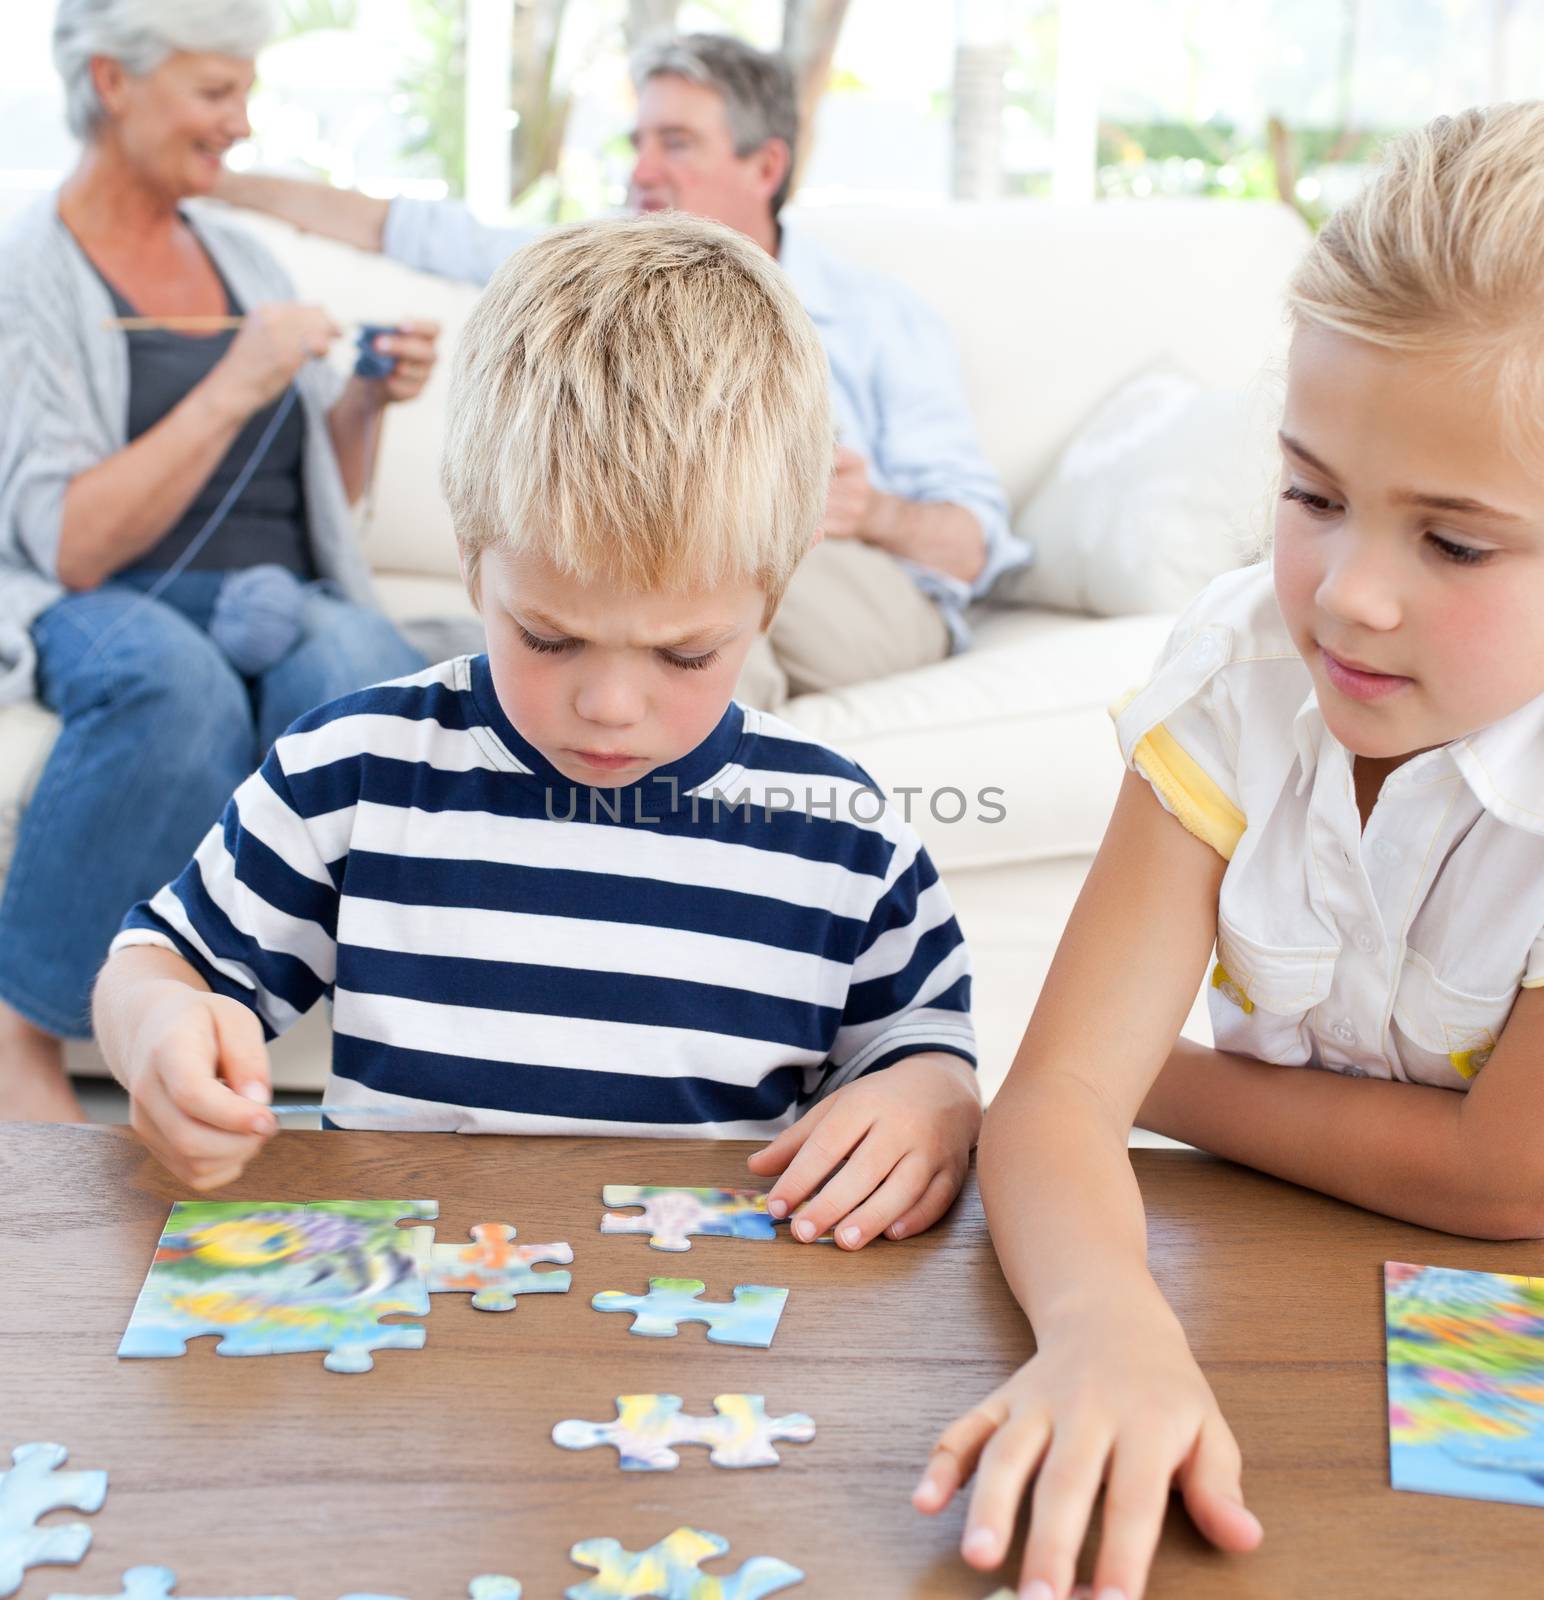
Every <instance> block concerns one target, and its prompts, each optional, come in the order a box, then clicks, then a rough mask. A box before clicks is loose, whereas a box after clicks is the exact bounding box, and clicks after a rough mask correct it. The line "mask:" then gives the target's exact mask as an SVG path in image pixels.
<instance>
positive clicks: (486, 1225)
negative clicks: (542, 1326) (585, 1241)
mask: <svg viewBox="0 0 1544 1600" xmlns="http://www.w3.org/2000/svg"><path fill="white" fill-rule="evenodd" d="M412 1231H413V1232H414V1233H415V1234H427V1235H429V1236H430V1237H432V1235H433V1229H429V1228H424V1229H416V1228H415V1229H413V1230H412ZM471 1240H472V1242H471V1243H470V1244H428V1243H427V1240H426V1241H425V1244H426V1247H427V1251H428V1268H427V1279H428V1285H429V1293H430V1294H452V1293H458V1292H459V1293H462V1294H470V1295H471V1297H472V1304H473V1305H474V1306H475V1307H476V1308H477V1309H478V1310H479V1311H513V1310H514V1309H515V1305H516V1301H517V1297H518V1296H520V1295H522V1294H567V1293H568V1291H569V1289H571V1288H572V1287H573V1282H574V1279H573V1274H572V1273H568V1272H536V1271H534V1270H533V1269H534V1268H535V1267H536V1266H537V1265H539V1264H551V1263H556V1264H559V1265H565V1266H566V1265H568V1264H570V1263H571V1262H572V1261H573V1259H574V1252H573V1250H572V1249H571V1248H570V1247H569V1246H568V1245H567V1244H564V1243H562V1242H561V1241H559V1242H556V1243H553V1244H516V1243H515V1242H514V1240H515V1230H514V1229H513V1228H512V1227H510V1226H509V1224H508V1223H507V1222H479V1223H478V1224H477V1225H476V1226H475V1227H474V1228H473V1229H472V1231H471Z"/></svg>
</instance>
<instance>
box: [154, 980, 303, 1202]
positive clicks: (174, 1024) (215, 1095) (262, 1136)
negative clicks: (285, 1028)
mask: <svg viewBox="0 0 1544 1600" xmlns="http://www.w3.org/2000/svg"><path fill="white" fill-rule="evenodd" d="M157 987H158V988H160V989H161V990H162V991H163V992H162V993H161V994H160V995H159V996H158V997H157V998H156V1000H155V1001H154V1002H153V1003H152V1004H150V1005H149V1006H148V1007H147V1008H146V1010H145V1012H144V1015H143V1020H142V1021H141V1022H140V1025H139V1027H138V1028H137V1029H136V1031H135V1035H134V1038H133V1041H132V1044H131V1047H130V1051H129V1058H128V1061H127V1062H126V1064H125V1068H124V1074H123V1078H124V1083H125V1085H126V1086H127V1088H128V1091H129V1097H130V1100H131V1102H132V1111H131V1114H130V1118H129V1120H130V1122H131V1123H132V1124H133V1127H134V1131H135V1132H136V1133H137V1134H138V1135H139V1136H140V1138H141V1139H143V1140H144V1141H145V1143H146V1145H148V1146H149V1148H150V1151H151V1154H153V1155H154V1156H155V1157H156V1159H157V1160H158V1161H159V1162H160V1163H161V1165H162V1166H164V1167H165V1168H166V1169H167V1171H168V1172H170V1173H171V1174H172V1175H173V1176H174V1177H177V1178H180V1179H181V1180H182V1181H183V1182H184V1183H186V1184H188V1185H189V1186H190V1187H191V1188H194V1189H218V1188H221V1187H222V1186H223V1185H225V1184H227V1183H233V1182H234V1181H235V1180H236V1179H237V1178H238V1177H240V1175H241V1172H242V1169H243V1168H245V1166H246V1165H247V1163H248V1162H249V1161H251V1159H252V1158H253V1156H255V1155H256V1154H257V1153H258V1151H259V1150H261V1149H262V1147H263V1145H264V1144H265V1143H266V1142H267V1141H268V1139H269V1138H270V1137H272V1135H273V1134H274V1133H275V1132H277V1131H278V1126H279V1125H278V1122H277V1121H276V1120H275V1118H274V1115H273V1113H272V1112H271V1111H269V1110H268V1109H267V1107H268V1103H269V1101H270V1099H271V1098H272V1091H271V1088H270V1085H269V1074H268V1049H267V1046H266V1045H265V1043H264V1042H263V1030H262V1025H261V1024H260V1023H259V1022H258V1020H257V1018H256V1017H255V1016H254V1015H253V1014H252V1012H251V1011H249V1010H248V1009H247V1008H246V1007H245V1006H244V1005H242V1004H241V1003H240V1002H239V1001H236V1000H228V999H226V997H225V996H224V995H217V994H210V993H208V992H207V991H206V990H201V989H190V988H189V987H188V986H187V985H186V984H185V983H178V982H176V981H162V982H161V983H159V984H158V985H157ZM222 1080H223V1081H222Z"/></svg>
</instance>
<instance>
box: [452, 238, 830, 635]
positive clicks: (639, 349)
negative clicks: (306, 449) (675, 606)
mask: <svg viewBox="0 0 1544 1600" xmlns="http://www.w3.org/2000/svg"><path fill="white" fill-rule="evenodd" d="M828 384H829V379H828V377H827V368H826V357H825V352H824V350H823V349H822V348H821V345H820V341H819V339H818V337H817V336H816V333H815V329H814V327H813V325H812V324H811V322H810V320H809V317H808V315H807V314H806V313H805V311H804V309H803V307H802V306H800V304H799V302H798V300H797V298H796V297H795V295H794V293H793V290H792V288H791V287H790V286H789V284H788V281H787V279H786V278H785V277H784V276H783V274H782V272H781V270H780V269H779V268H778V266H777V264H776V262H774V261H773V260H772V258H771V257H770V256H768V255H767V253H766V252H765V251H764V250H762V249H760V248H759V247H758V246H756V245H755V244H753V243H751V241H750V240H749V239H747V238H745V237H744V236H743V235H742V234H739V233H736V232H735V231H733V230H732V229H730V228H726V227H723V226H721V225H720V224H718V223H715V222H707V221H704V220H702V219H700V218H695V217H687V216H682V215H669V216H644V217H636V218H629V219H619V220H614V221H604V222H587V223H581V224H579V225H578V226H576V227H571V228H564V229H561V230H559V231H557V232H554V233H550V234H547V235H545V236H544V237H543V238H541V239H540V240H539V241H538V242H536V243H535V244H532V245H529V246H527V247H526V248H525V249H523V250H520V251H518V252H517V253H516V254H515V255H514V256H512V257H511V258H510V260H508V261H507V262H506V263H505V264H504V265H503V267H501V268H500V269H499V271H498V273H497V274H496V275H495V276H494V278H493V281H492V282H491V283H490V284H489V285H488V288H487V290H486V292H485V293H484V294H483V296H482V299H481V300H479V301H478V303H477V306H476V308H475V309H474V310H473V312H472V315H471V318H470V319H469V321H468V322H467V325H466V331H465V333H464V334H463V335H462V339H461V344H460V347H459V349H458V350H457V352H456V359H455V367H454V373H453V379H452V387H451V396H450V416H449V425H448V429H447V433H446V439H445V456H444V462H443V465H442V468H441V482H442V484H443V486H444V490H445V496H446V499H447V500H448V501H449V503H450V510H451V515H452V517H453V518H454V521H455V528H456V538H457V541H458V543H459V544H460V546H461V551H462V555H463V558H464V565H465V569H466V576H467V582H468V585H469V587H470V588H471V589H472V591H473V594H474V597H475V594H476V585H477V571H478V561H479V557H480V556H481V553H482V551H483V550H484V549H486V548H487V547H488V546H490V545H497V546H500V547H503V548H506V549H511V550H532V551H537V552H539V553H541V554H543V555H545V556H547V557H548V558H549V559H551V560H552V561H553V562H554V564H555V565H556V566H557V567H558V568H559V570H561V571H564V572H567V573H571V574H573V575H574V576H577V577H579V578H580V579H581V580H583V581H587V582H588V581H601V582H611V583H615V584H618V585H619V586H624V587H627V588H629V589H634V590H653V589H661V588H664V589H681V590H691V589H699V588H707V587H713V586H715V585H717V584H719V583H723V582H735V581H743V580H747V579H748V580H752V581H754V582H756V583H758V584H759V585H760V586H761V587H762V588H764V589H765V591H766V594H767V616H768V617H770V615H771V613H772V611H773V610H774V609H775V607H776V605H777V602H778V601H779V600H780V599H781V598H782V595H783V591H784V589H785V588H786V587H787V585H788V580H789V579H790V578H791V577H792V576H793V571H794V568H795V567H796V566H797V565H798V564H799V560H800V558H801V557H802V556H803V555H804V553H805V552H806V551H807V550H808V549H809V546H810V542H811V540H812V539H813V538H814V535H815V530H816V528H817V526H818V525H819V521H820V517H821V514H822V512H823V510H824V507H825V499H826V491H827V488H828V486H829V483H830V477H831V462H832V442H833V441H832V432H831V421H830V400H829V394H828Z"/></svg>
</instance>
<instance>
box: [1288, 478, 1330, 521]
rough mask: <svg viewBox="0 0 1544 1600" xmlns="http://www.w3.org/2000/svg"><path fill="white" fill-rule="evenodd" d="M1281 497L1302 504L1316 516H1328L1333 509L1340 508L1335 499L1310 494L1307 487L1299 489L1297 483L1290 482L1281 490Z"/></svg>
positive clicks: (1310, 513)
mask: <svg viewBox="0 0 1544 1600" xmlns="http://www.w3.org/2000/svg"><path fill="white" fill-rule="evenodd" d="M1281 498H1282V499H1283V500H1291V501H1293V502H1294V503H1296V504H1297V505H1300V506H1302V508H1303V509H1304V510H1305V511H1306V512H1308V514H1309V515H1310V516H1314V517H1327V516H1328V515H1329V514H1330V513H1331V512H1332V511H1335V510H1338V509H1339V508H1338V507H1337V506H1336V504H1335V502H1334V501H1333V500H1329V499H1326V498H1325V496H1324V495H1322V494H1310V493H1309V491H1308V490H1307V489H1299V488H1298V486H1297V485H1296V484H1295V483H1292V484H1288V485H1287V487H1286V488H1285V489H1283V490H1282V491H1281Z"/></svg>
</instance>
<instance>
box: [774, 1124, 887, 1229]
mask: <svg viewBox="0 0 1544 1600" xmlns="http://www.w3.org/2000/svg"><path fill="white" fill-rule="evenodd" d="M868 1130H869V1122H868V1119H867V1117H865V1116H861V1115H850V1114H844V1113H843V1112H842V1111H841V1110H840V1108H839V1109H838V1110H837V1111H836V1112H835V1113H834V1114H832V1115H830V1116H827V1117H823V1118H821V1119H820V1121H819V1122H817V1123H816V1124H815V1126H814V1127H812V1128H811V1129H810V1131H809V1136H808V1137H807V1138H806V1139H805V1141H804V1143H803V1144H802V1145H800V1147H799V1151H798V1154H797V1155H795V1156H794V1158H793V1160H792V1161H790V1162H789V1163H788V1166H787V1169H786V1170H785V1171H784V1173H783V1175H782V1177H781V1178H779V1179H778V1180H777V1182H776V1184H775V1185H773V1188H772V1193H771V1195H769V1196H768V1203H769V1204H770V1203H771V1201H772V1200H773V1199H774V1198H776V1199H778V1200H781V1201H783V1202H784V1203H785V1204H786V1205H787V1207H788V1209H789V1210H790V1211H791V1210H793V1208H794V1207H795V1206H797V1205H800V1204H801V1203H802V1202H803V1201H804V1200H806V1199H807V1198H808V1197H809V1196H810V1195H811V1194H813V1193H814V1191H815V1190H816V1189H817V1188H819V1186H820V1185H821V1184H822V1183H824V1182H825V1180H826V1179H827V1178H828V1177H829V1176H830V1175H831V1172H832V1170H833V1169H834V1168H835V1167H837V1166H839V1165H840V1164H841V1163H842V1162H843V1161H845V1160H846V1159H847V1157H848V1155H849V1154H851V1152H852V1150H853V1147H854V1146H855V1145H856V1144H857V1143H858V1141H859V1140H860V1139H862V1138H863V1136H864V1135H865V1134H866V1133H867V1132H868ZM860 1198H861V1197H860Z"/></svg>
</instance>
